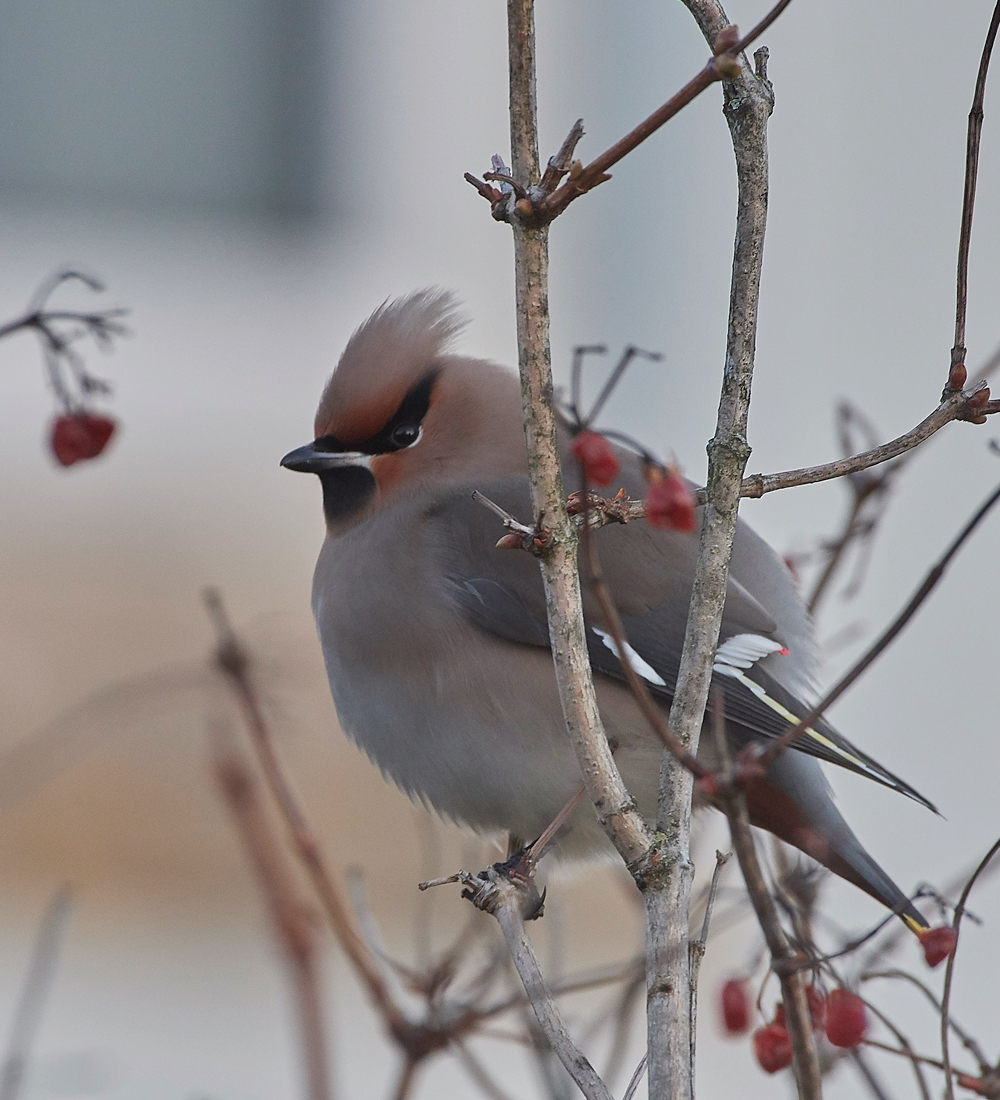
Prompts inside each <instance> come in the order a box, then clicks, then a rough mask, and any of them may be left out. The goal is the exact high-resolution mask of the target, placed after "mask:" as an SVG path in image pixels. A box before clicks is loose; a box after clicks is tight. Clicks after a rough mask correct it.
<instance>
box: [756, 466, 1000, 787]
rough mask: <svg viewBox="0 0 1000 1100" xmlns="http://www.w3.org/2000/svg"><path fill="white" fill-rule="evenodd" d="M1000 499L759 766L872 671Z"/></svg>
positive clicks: (987, 504) (987, 505)
mask: <svg viewBox="0 0 1000 1100" xmlns="http://www.w3.org/2000/svg"><path fill="white" fill-rule="evenodd" d="M997 500H1000V485H998V486H997V488H996V489H995V490H994V491H993V492H992V493H991V494H990V495H989V497H987V499H986V500H985V501H984V502H983V503H982V504H981V505H980V507H979V508H978V509H977V511H976V512H975V514H974V515H973V516H972V518H971V519H970V520H969V522H968V523H966V525H965V526H964V527H963V528H962V530H961V531H960V532H959V533H958V535H956V537H955V538H954V540H953V541H952V543H951V545H950V546H949V547H948V549H947V550H945V552H944V553H943V554H942V555H941V557H940V558H939V559H938V560H937V562H936V563H935V564H934V566H933V567H932V568H931V570H930V572H929V573H928V574H927V576H926V577H925V578H924V581H923V583H922V584H921V585H920V587H919V588H918V589H917V591H916V592H914V594H913V596H911V598H910V602H909V603H908V604H907V605H906V607H904V608H903V610H902V611H901V612H900V613H899V615H897V616H896V618H895V620H894V621H893V622H892V623H891V624H890V626H889V627H888V628H887V629H886V630H885V631H884V632H883V633H882V635H881V636H880V637H879V639H878V640H877V641H876V642H875V643H874V645H872V646H871V648H870V649H869V650H868V652H867V653H865V654H864V656H863V657H861V659H860V660H859V661H857V663H856V664H855V665H854V666H853V667H852V668H851V669H849V670H848V672H847V673H845V675H844V676H842V677H841V678H840V680H838V681H837V683H836V684H834V686H833V687H832V688H831V689H830V690H829V691H828V692H827V693H826V695H824V696H823V698H822V699H820V701H819V702H818V703H817V704H816V705H815V706H814V707H813V708H812V710H810V711H809V713H808V714H807V715H806V716H805V717H804V718H802V719H800V720H799V722H798V724H797V725H794V726H792V727H791V728H790V729H788V730H787V731H786V732H785V733H783V734H782V735H781V737H779V738H778V739H777V740H776V741H774V742H773V743H772V744H771V745H770V746H769V747H768V748H767V749H766V750H765V751H764V752H762V753H761V754H760V756H759V759H758V763H759V764H760V766H761V767H765V768H766V767H768V766H769V765H770V764H771V763H772V762H773V761H774V760H776V759H777V758H778V756H780V755H781V753H782V752H784V751H785V749H787V748H788V747H789V746H790V745H793V744H794V743H795V742H796V741H797V740H798V739H799V737H801V736H802V735H803V734H804V733H805V731H806V730H807V729H808V728H809V727H810V726H811V725H812V724H813V723H814V722H816V721H817V720H818V719H819V718H820V717H821V716H822V715H823V713H824V712H825V711H826V710H827V708H828V707H830V706H831V705H832V704H833V703H834V702H835V701H836V700H837V699H839V698H840V696H841V695H843V694H844V692H845V691H847V689H848V688H849V687H850V686H851V685H852V684H853V683H854V682H855V681H856V680H857V679H858V678H859V677H860V676H861V674H862V673H863V672H865V670H866V669H867V668H869V667H870V666H871V665H872V664H873V663H874V661H875V660H876V659H877V658H878V657H879V656H880V655H881V654H882V653H883V652H884V651H885V650H886V649H887V648H888V647H889V646H890V645H891V644H892V642H893V641H894V640H895V639H896V638H897V637H898V636H899V634H900V633H901V632H902V630H903V629H904V628H905V627H906V624H907V623H908V622H909V621H910V620H911V619H912V618H913V616H914V615H915V614H916V613H917V611H918V610H919V608H920V605H921V604H922V603H923V602H924V600H926V599H927V597H928V596H929V595H930V594H931V592H933V591H934V589H935V587H936V586H937V584H938V582H939V581H940V580H941V578H942V577H943V576H944V573H945V570H946V569H947V568H948V565H949V563H950V562H951V560H952V558H954V556H955V555H956V554H957V553H958V551H959V550H960V549H961V548H962V546H963V545H964V543H965V542H966V540H967V539H968V538H969V536H970V535H971V534H972V532H973V531H975V529H976V528H977V527H978V526H979V524H980V523H981V522H982V521H983V519H984V518H985V517H986V515H987V514H988V512H989V511H990V509H991V508H992V507H993V505H994V504H995V503H996V502H997Z"/></svg>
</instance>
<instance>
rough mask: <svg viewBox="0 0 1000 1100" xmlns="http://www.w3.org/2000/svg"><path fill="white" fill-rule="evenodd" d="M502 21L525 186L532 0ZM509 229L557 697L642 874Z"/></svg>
mask: <svg viewBox="0 0 1000 1100" xmlns="http://www.w3.org/2000/svg"><path fill="white" fill-rule="evenodd" d="M507 18H508V40H509V54H510V115H511V122H510V125H511V157H512V161H513V176H514V178H516V179H518V180H519V181H521V183H522V184H523V185H526V186H528V187H529V188H530V186H531V185H533V184H534V183H535V182H536V181H537V180H538V178H539V173H538V140H537V123H536V116H535V70H534V7H533V3H532V0H508V5H507ZM513 231H514V271H515V290H516V298H517V343H518V363H519V367H520V374H521V399H522V407H523V411H524V425H525V438H526V443H527V451H528V471H529V476H530V481H531V496H532V506H533V510H534V512H535V514H536V515H542V514H543V515H544V516H545V522H546V525H547V527H548V529H549V532H550V538H551V543H550V544H549V545H548V546H547V548H546V549H545V551H544V553H543V554H542V556H541V557H540V563H541V571H542V579H543V582H544V585H545V601H546V610H547V612H548V620H549V635H550V637H551V638H552V640H553V645H552V655H553V664H554V667H555V673H556V683H557V685H558V688H559V699H560V702H561V704H562V709H563V717H564V719H565V721H566V728H567V731H568V733H569V737H570V741H571V743H572V745H573V748H574V751H575V752H576V754H577V758H578V760H579V761H580V767H581V771H582V773H583V781H584V785H585V786H586V788H587V793H588V795H589V796H590V798H591V801H592V802H593V803H594V807H595V809H596V810H597V815H598V819H599V820H600V821H601V824H602V825H603V826H604V829H605V831H606V832H607V834H608V836H609V837H610V838H611V840H612V842H613V843H614V844H615V846H616V848H617V849H618V851H619V853H620V854H621V856H622V858H623V859H624V860H625V863H626V864H627V865H628V866H629V869H630V870H631V871H632V872H633V874H635V875H641V874H642V873H644V872H645V871H646V870H647V869H648V868H649V867H650V866H651V864H652V863H655V857H654V856H653V855H652V852H653V837H652V834H651V833H650V830H649V829H648V828H647V826H646V824H645V822H644V821H643V820H642V817H641V816H640V814H639V813H638V811H637V810H636V808H635V805H634V803H633V801H632V798H631V796H630V795H629V792H628V791H627V789H626V788H625V784H624V783H623V782H622V779H621V776H620V775H619V773H618V769H617V767H616V766H615V763H614V759H613V758H612V755H611V749H610V747H609V745H608V740H607V736H606V734H605V732H604V727H603V723H602V722H601V718H600V714H599V713H598V710H597V700H596V697H595V694H594V687H593V681H592V679H591V674H590V662H589V660H588V657H587V645H586V637H585V634H584V625H583V609H582V603H581V599H580V582H579V575H578V573H577V568H576V530H575V526H574V525H573V524H572V522H571V521H570V519H569V517H568V516H567V514H566V505H565V496H564V493H563V487H562V473H561V470H560V466H559V453H558V449H557V446H556V413H555V407H554V404H553V385H552V368H551V354H550V350H549V325H548V313H549V311H548V236H547V230H546V229H545V228H544V227H543V228H531V227H529V226H527V225H524V224H521V223H520V222H515V223H514V224H513Z"/></svg>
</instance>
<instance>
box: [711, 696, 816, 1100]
mask: <svg viewBox="0 0 1000 1100" xmlns="http://www.w3.org/2000/svg"><path fill="white" fill-rule="evenodd" d="M713 711H714V714H713V718H714V721H713V732H714V734H715V743H716V751H717V752H718V753H719V756H720V758H721V760H722V762H723V764H722V779H723V781H722V783H721V784H720V795H719V797H720V801H721V802H722V805H723V808H724V809H725V812H726V817H727V818H728V819H729V832H730V835H731V837H732V840H733V850H734V851H735V852H736V858H737V860H738V861H739V864H740V870H741V871H742V872H743V881H744V882H745V883H746V888H747V894H748V895H749V896H750V902H751V904H752V905H753V908H754V912H755V913H756V915H757V923H758V924H759V925H760V928H761V931H762V932H763V933H764V940H765V941H766V943H767V947H768V950H769V951H770V952H771V969H772V970H773V971H774V972H775V973H776V974H777V975H778V979H779V980H780V982H781V999H782V1004H783V1005H784V1009H785V1023H786V1026H787V1028H788V1037H789V1038H790V1039H791V1042H792V1058H793V1062H792V1065H793V1069H794V1072H795V1083H796V1085H797V1087H798V1094H799V1097H800V1098H801V1100H820V1098H821V1097H822V1095H823V1079H822V1076H821V1075H820V1069H819V1058H818V1056H817V1054H816V1043H815V1040H814V1039H813V1028H812V1015H811V1013H810V1011H809V1002H808V1001H807V1000H806V987H805V979H804V976H803V971H802V967H801V963H802V962H803V961H804V960H803V959H802V958H801V957H800V956H797V955H796V953H795V952H794V951H793V950H792V947H791V944H790V943H789V942H788V936H787V935H786V934H785V930H784V928H783V927H782V926H781V920H780V918H779V917H778V910H777V907H776V906H775V904H774V898H773V897H772V896H771V891H770V890H769V889H768V886H767V882H766V880H765V878H764V872H763V871H762V870H761V866H760V860H759V859H758V858H757V849H756V846H755V845H754V839H753V833H752V832H751V829H750V818H749V815H748V813H747V803H746V797H745V796H744V794H743V792H742V791H741V790H740V789H739V788H738V787H737V786H736V785H735V784H734V783H733V782H732V781H731V777H732V764H731V761H730V759H729V741H728V738H727V735H726V722H725V714H724V712H723V709H722V693H721V691H716V693H715V698H714V707H713Z"/></svg>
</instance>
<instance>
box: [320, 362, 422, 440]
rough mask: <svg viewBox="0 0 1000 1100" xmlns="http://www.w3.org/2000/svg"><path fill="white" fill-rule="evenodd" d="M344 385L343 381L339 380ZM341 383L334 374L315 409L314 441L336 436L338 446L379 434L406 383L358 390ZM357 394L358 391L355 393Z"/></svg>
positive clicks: (392, 412) (400, 382)
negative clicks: (323, 437)
mask: <svg viewBox="0 0 1000 1100" xmlns="http://www.w3.org/2000/svg"><path fill="white" fill-rule="evenodd" d="M343 381H345V382H346V380H343ZM339 382H341V380H340V379H338V378H337V375H336V374H335V375H334V376H333V378H331V379H330V383H329V385H328V386H327V388H326V391H325V392H324V394H323V398H322V400H321V401H320V403H319V408H318V409H317V410H316V420H315V424H314V429H315V432H316V438H317V439H319V438H321V437H322V436H325V435H333V436H336V437H337V439H339V440H340V441H341V442H342V443H348V444H350V443H360V442H362V440H365V439H370V438H371V437H372V436H373V435H376V434H377V433H378V432H380V431H381V430H382V429H383V428H384V427H385V425H386V424H387V423H388V422H389V421H390V420H391V419H392V417H393V415H394V414H395V412H396V410H397V409H398V408H399V405H400V402H401V401H402V400H403V398H404V397H406V391H407V387H406V383H405V381H404V380H402V379H400V380H398V382H396V384H394V385H393V384H390V385H385V386H382V387H381V388H380V389H378V390H369V391H360V387H358V386H352V385H350V384H338V383H339ZM359 391H360V392H359Z"/></svg>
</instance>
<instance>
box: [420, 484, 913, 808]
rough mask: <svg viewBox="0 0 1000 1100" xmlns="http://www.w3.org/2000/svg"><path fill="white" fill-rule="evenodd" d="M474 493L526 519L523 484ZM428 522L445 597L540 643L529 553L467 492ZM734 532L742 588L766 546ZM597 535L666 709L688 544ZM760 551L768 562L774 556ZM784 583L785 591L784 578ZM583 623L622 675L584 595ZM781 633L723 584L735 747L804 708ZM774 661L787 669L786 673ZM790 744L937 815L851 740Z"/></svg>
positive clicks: (605, 664) (636, 530)
mask: <svg viewBox="0 0 1000 1100" xmlns="http://www.w3.org/2000/svg"><path fill="white" fill-rule="evenodd" d="M480 489H481V491H482V492H483V493H484V494H485V495H486V496H488V497H489V498H490V499H491V500H493V501H495V502H496V503H497V504H499V505H500V506H501V507H502V508H504V509H505V510H506V511H507V512H509V513H511V514H512V515H514V516H516V517H518V518H525V517H528V516H530V515H531V502H530V495H529V490H528V485H527V481H526V479H524V478H509V479H505V480H502V481H497V482H493V483H491V484H485V485H482V486H480ZM626 489H627V490H628V491H630V492H631V493H632V495H635V496H638V495H639V493H640V492H641V488H640V487H639V486H629V485H628V484H627V483H626ZM428 519H429V521H430V523H431V525H432V528H433V531H434V541H435V547H436V552H437V555H438V560H439V563H440V566H441V568H440V572H439V575H440V576H442V577H443V578H444V583H445V584H446V586H447V592H446V596H447V598H449V599H450V600H452V601H453V602H454V603H455V604H457V605H458V607H459V608H460V609H461V610H462V612H463V613H464V615H465V616H466V617H467V618H468V619H469V620H470V621H471V622H472V623H474V624H475V625H476V626H477V627H479V628H480V629H482V630H485V631H487V632H488V633H490V634H493V635H496V636H499V637H501V638H504V639H506V640H507V641H510V642H515V643H518V644H522V645H533V646H540V647H547V646H548V626H547V620H546V614H545V596H544V590H543V587H542V580H541V576H540V573H539V569H538V564H537V562H535V561H534V559H533V558H532V557H531V555H529V554H526V553H523V552H518V551H513V550H498V549H497V548H496V541H497V539H498V538H500V536H501V535H503V533H504V531H503V527H502V525H501V523H500V521H499V520H498V519H497V518H496V517H495V516H493V515H492V514H491V513H490V512H488V511H487V510H486V509H485V508H483V507H482V505H480V504H477V503H476V502H475V501H473V500H472V499H471V493H466V492H462V493H461V494H456V495H454V496H451V497H449V498H446V499H444V500H443V501H441V502H440V503H439V504H437V505H436V506H435V507H434V508H433V509H432V510H431V513H430V514H429V516H428ZM741 534H743V542H744V545H743V546H742V547H741V550H742V561H741V565H742V569H741V573H742V575H743V579H744V580H745V581H748V582H750V581H752V572H753V570H752V566H753V558H752V553H753V552H755V550H756V552H758V553H759V546H765V547H766V544H764V543H763V542H762V541H761V540H760V539H758V538H757V536H756V535H753V533H752V532H751V531H750V530H749V529H748V528H746V527H745V525H741ZM747 536H749V539H748V538H747ZM595 537H596V538H597V539H598V547H599V551H600V555H601V564H602V569H603V571H604V574H605V577H606V579H607V581H608V585H609V587H610V589H611V593H612V597H613V598H614V600H615V603H616V606H617V607H618V608H619V611H620V613H621V617H622V623H623V626H624V628H625V635H626V638H627V639H628V643H629V645H630V647H631V649H632V651H633V653H632V655H631V656H632V663H633V667H635V668H636V671H638V672H640V674H641V675H642V676H643V677H644V679H646V680H647V682H648V683H649V686H650V690H651V691H652V692H653V694H654V695H656V696H658V697H659V698H660V699H662V700H663V705H664V706H669V701H670V699H671V698H672V696H673V692H674V690H675V687H676V683H677V673H678V669H679V666H680V656H681V649H682V647H683V642H684V630H685V625H686V619H687V607H688V602H689V599H690V592H691V584H692V578H693V576H694V564H695V558H696V555H697V537H696V536H694V535H685V534H683V533H678V532H659V531H654V530H652V529H651V528H650V527H649V526H648V525H647V524H645V523H641V522H633V523H630V524H627V525H624V526H618V525H610V526H608V527H605V528H602V529H601V530H600V531H599V532H598V533H597V534H596V536H595ZM739 537H740V536H739V535H738V539H739ZM750 540H753V541H750ZM754 543H756V544H757V546H756V547H755V545H754ZM748 549H749V551H750V553H748ZM766 549H767V552H768V553H769V554H771V555H772V556H773V551H770V548H766ZM748 574H749V575H748ZM774 576H775V574H774V571H773V570H772V571H771V576H770V578H769V580H770V582H771V584H772V585H773V584H774ZM787 585H788V587H789V588H791V581H790V580H789V581H787ZM777 595H778V597H779V598H780V599H783V600H784V601H785V603H786V604H788V603H790V602H794V601H795V600H796V599H797V597H795V594H794V591H792V592H791V593H778V594H777ZM775 602H780V601H778V600H776V597H775V595H774V594H771V595H770V598H769V603H771V605H772V606H774V604H775ZM584 617H585V620H586V624H587V643H588V651H589V655H590V661H591V666H592V668H593V669H594V671H595V672H597V673H601V674H603V675H605V676H609V677H612V678H614V679H617V680H622V679H624V673H623V671H622V666H621V662H620V661H619V659H618V655H617V652H616V650H615V647H614V644H613V642H612V641H611V639H610V638H609V637H608V636H607V633H606V632H605V631H604V629H603V627H604V624H603V622H602V619H601V615H600V612H599V610H598V608H597V606H596V604H595V602H594V601H593V599H592V597H590V596H589V594H588V593H586V591H585V592H584ZM786 617H787V616H786ZM802 621H803V622H804V618H803V620H802ZM787 633H789V632H788V631H787V630H785V631H780V630H779V629H778V628H777V625H776V623H775V621H774V619H773V618H772V617H771V615H770V614H769V613H768V611H766V610H765V609H764V607H763V606H762V604H761V602H759V601H758V600H757V599H755V598H754V596H753V595H751V593H750V592H748V591H747V589H746V588H745V587H744V586H743V585H741V584H739V583H738V582H737V581H736V580H734V579H731V580H730V583H729V589H728V594H727V598H726V607H725V611H724V615H723V623H722V630H721V632H720V645H719V650H718V654H717V658H716V672H715V675H714V676H713V683H715V684H717V685H718V686H719V687H720V688H722V690H723V692H724V698H725V706H726V716H727V719H728V724H729V728H730V732H731V736H732V737H733V739H734V741H735V742H736V744H738V745H742V744H745V743H747V742H749V741H751V740H754V739H755V738H764V739H773V738H776V737H780V736H781V734H782V733H784V732H785V731H786V730H787V729H788V728H789V725H790V724H791V723H792V722H795V721H797V720H798V719H799V718H801V717H802V716H803V715H804V714H806V713H807V712H808V709H809V708H808V706H807V705H806V704H805V703H803V702H802V700H801V699H800V698H799V697H798V695H797V693H796V691H795V690H794V688H795V687H797V686H798V685H799V684H800V683H801V680H802V678H803V677H802V673H801V669H802V663H801V662H798V661H796V659H795V655H794V654H783V653H778V652H772V651H773V650H776V649H777V648H778V646H779V645H784V644H785V643H786V642H792V641H794V642H796V643H800V642H801V640H802V639H801V638H799V637H797V638H795V639H792V638H787V637H786V635H787ZM783 664H784V665H785V666H786V669H787V671H786V672H785V674H784V675H783V668H782V666H783ZM786 685H787V686H786ZM795 748H796V749H797V750H799V751H800V752H805V753H808V754H810V755H812V756H815V757H818V758H819V759H821V760H826V761H829V762H830V763H833V764H838V765H839V766H841V767H844V768H847V769H849V770H850V771H854V772H857V773H858V774H860V775H865V776H867V777H868V778H870V779H873V780H875V781H876V782H879V783H882V784H884V785H885V786H888V787H891V788H893V789H895V790H898V791H900V792H901V793H903V794H906V795H908V796H909V797H910V798H913V799H915V800H916V801H918V802H920V803H922V804H923V805H925V806H927V807H928V808H930V809H932V810H933V809H934V807H933V805H932V804H931V803H930V802H929V801H928V800H927V799H926V798H924V797H923V796H922V795H920V794H919V793H918V792H917V791H916V790H914V789H913V788H912V787H911V786H909V784H907V783H905V782H904V781H903V780H901V779H899V778H898V777H897V776H895V775H893V774H892V773H891V772H889V771H888V770H887V769H885V768H883V767H882V766H881V765H880V764H878V763H877V762H876V761H875V760H873V759H872V758H871V757H870V756H868V755H867V754H866V753H864V752H862V751H861V750H860V749H858V748H857V747H856V746H854V745H852V744H851V743H850V742H849V741H848V740H847V739H846V738H844V737H842V736H841V735H840V734H839V733H837V731H836V730H834V729H833V728H832V727H831V726H830V725H829V724H828V723H827V722H825V721H819V722H817V723H816V724H815V726H814V727H813V728H811V729H810V730H808V731H807V733H806V735H805V736H803V737H801V738H800V739H799V740H798V741H797V742H796V743H795Z"/></svg>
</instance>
